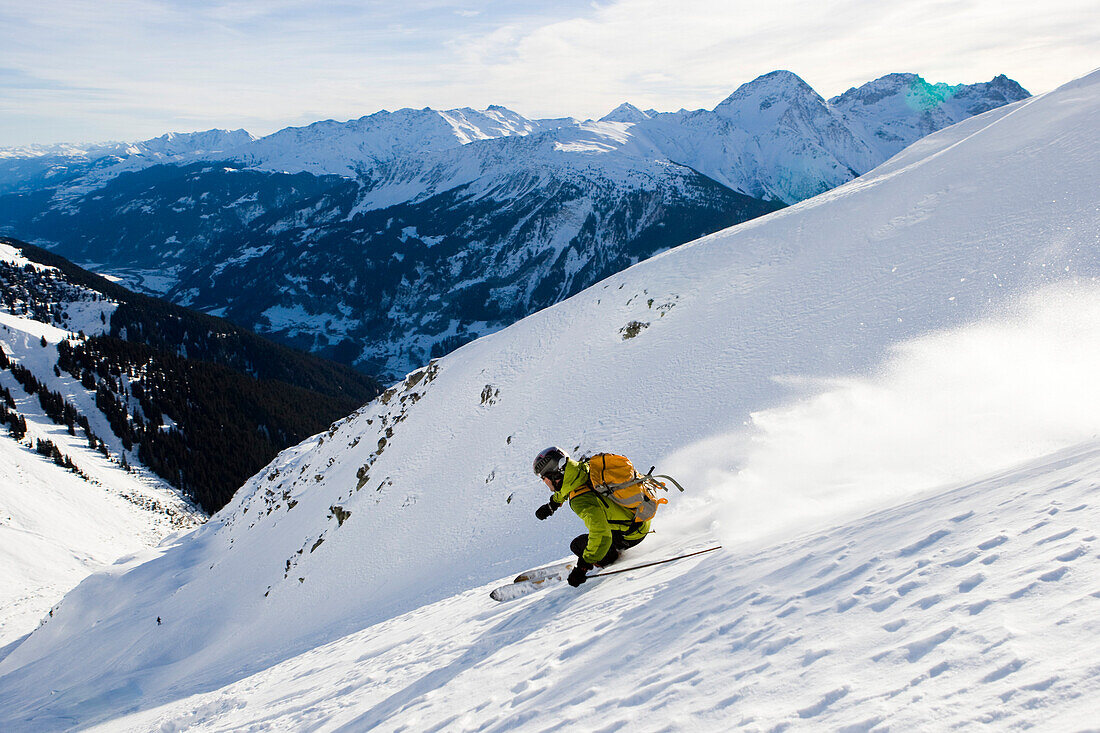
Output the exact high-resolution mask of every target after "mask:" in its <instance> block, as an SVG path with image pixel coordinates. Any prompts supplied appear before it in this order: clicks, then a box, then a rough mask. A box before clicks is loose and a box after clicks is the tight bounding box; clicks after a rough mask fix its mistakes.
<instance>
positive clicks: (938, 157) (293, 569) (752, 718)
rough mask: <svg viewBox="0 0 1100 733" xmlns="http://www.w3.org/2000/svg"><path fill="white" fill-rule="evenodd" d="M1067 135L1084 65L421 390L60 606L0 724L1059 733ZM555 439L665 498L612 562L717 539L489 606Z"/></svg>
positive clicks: (1076, 251) (604, 285) (435, 373)
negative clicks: (982, 726) (1036, 727)
mask: <svg viewBox="0 0 1100 733" xmlns="http://www.w3.org/2000/svg"><path fill="white" fill-rule="evenodd" d="M1098 112H1100V72H1097V73H1094V74H1092V75H1090V76H1088V77H1085V78H1083V79H1081V80H1078V81H1076V82H1074V83H1071V84H1068V85H1066V86H1064V87H1062V88H1060V89H1058V90H1056V91H1054V92H1051V93H1049V94H1046V95H1042V96H1040V97H1037V98H1034V99H1029V100H1026V101H1024V102H1019V103H1016V104H1013V105H1010V106H1007V107H1002V108H999V109H996V110H993V111H990V112H987V113H985V114H982V115H979V116H977V117H974V118H971V119H969V120H966V121H964V122H962V123H959V124H956V125H954V126H952V127H950V128H948V129H946V130H942V131H940V132H938V133H935V134H933V135H930V136H928V137H926V138H924V139H922V140H920V141H918V142H917V143H915V144H913V145H911V146H910V147H909V148H907V149H906V150H905V151H903V152H902V153H901V154H900V155H898V156H896V157H894V158H893V159H892V160H891V161H889V162H888V163H887V164H885V165H882V166H880V167H878V168H877V169H875V170H874V171H873V172H871V173H869V174H866V175H864V176H863V177H861V178H860V179H859V180H857V181H854V182H851V183H849V184H847V185H844V186H841V187H839V188H837V189H835V190H833V191H830V192H828V193H826V194H823V195H820V196H817V197H815V198H813V199H810V200H807V201H804V202H802V203H800V204H798V205H795V206H792V207H789V208H787V209H785V210H783V211H780V212H776V213H773V214H770V215H768V216H765V217H761V218H758V219H756V220H754V221H752V222H748V223H745V224H741V225H739V226H735V227H733V228H730V229H728V230H725V231H723V232H720V233H718V234H714V235H711V236H708V237H705V238H703V239H700V240H697V241H695V242H692V243H691V244H688V245H685V246H682V247H678V248H676V249H673V250H671V251H668V252H666V253H663V254H661V255H659V256H657V257H653V258H651V259H649V260H647V261H645V262H643V263H640V264H638V265H636V266H634V267H631V268H629V269H627V270H626V271H624V272H622V273H619V274H617V275H614V276H613V277H611V278H608V279H606V280H604V281H603V282H600V283H598V284H597V285H595V286H594V287H591V288H588V289H587V290H585V291H583V292H581V293H580V294H578V295H576V296H574V297H572V298H569V299H567V300H565V301H564V302H561V303H559V304H557V305H555V306H553V307H550V308H547V309H545V310H543V311H540V312H539V313H536V314H534V315H532V316H530V317H528V318H526V319H524V320H522V321H520V322H518V323H517V324H515V325H513V326H511V327H509V328H506V329H504V330H502V331H500V332H497V333H494V334H492V335H490V336H487V337H485V338H482V339H479V340H477V341H475V342H472V343H470V344H467V345H466V346H464V347H462V348H459V349H458V350H456V351H454V352H453V353H451V354H449V355H448V356H446V357H444V358H442V359H440V360H437V361H435V362H433V363H432V364H431V365H430V366H428V367H425V368H423V369H420V370H417V371H416V372H414V373H412V374H410V375H409V376H408V377H407V378H406V379H405V380H403V381H402V382H401V383H400V384H397V385H395V386H394V387H393V388H392V389H390V390H388V391H387V392H385V393H384V394H383V395H382V396H381V397H380V398H379V399H378V400H377V401H375V402H373V403H371V404H370V405H368V406H367V407H365V408H363V409H362V410H359V411H358V412H356V413H355V414H353V415H351V416H349V417H348V418H347V419H345V420H343V421H340V422H338V423H336V424H334V425H333V426H332V427H331V428H330V429H329V430H328V431H327V432H325V433H322V434H320V435H318V436H315V437H314V438H312V439H310V440H308V441H306V442H304V443H302V444H301V445H299V446H297V447H295V448H293V449H290V450H288V451H286V452H284V453H283V454H282V455H280V456H279V458H278V459H277V460H275V461H274V462H272V464H271V465H269V466H268V467H267V468H266V469H265V470H263V471H262V472H260V473H259V474H257V475H256V476H255V477H253V478H252V479H251V480H250V481H249V482H248V483H247V484H246V486H245V487H244V488H243V489H242V490H241V491H240V492H238V494H237V496H236V497H235V499H234V501H233V503H232V504H231V505H229V506H227V507H226V508H225V509H224V510H223V511H222V512H220V513H219V514H218V515H216V516H215V517H213V518H212V519H211V521H210V522H208V523H207V524H206V525H204V526H203V527H202V528H201V529H199V530H197V531H195V532H193V533H191V534H190V535H188V536H187V537H185V538H182V539H180V540H179V541H178V542H176V543H175V544H173V545H171V546H165V547H162V548H161V549H160V552H159V554H158V556H157V557H155V558H152V559H150V560H148V561H145V562H138V561H135V562H133V563H131V564H128V565H122V566H117V567H116V568H114V569H113V570H112V572H111V573H110V574H104V575H99V576H96V577H93V578H91V579H89V580H88V581H86V582H84V583H83V584H81V586H80V587H78V588H77V589H76V590H75V591H74V592H73V593H71V594H69V595H68V596H67V597H66V599H65V600H64V602H63V603H62V604H61V605H60V607H59V608H58V609H57V610H56V611H55V613H54V616H53V618H51V619H50V620H49V621H48V622H47V623H46V624H45V625H44V626H43V627H41V628H40V629H39V630H37V631H36V632H35V633H34V634H32V635H31V637H30V638H28V639H27V640H26V641H25V642H23V643H22V644H21V645H20V646H19V647H17V648H16V649H14V650H13V651H11V652H10V654H8V655H7V657H6V658H5V659H3V660H2V661H0V711H3V712H2V713H0V716H2V717H0V725H3V726H4V727H6V728H10V729H13V730H23V729H28V730H30V729H33V730H50V729H64V728H69V727H74V726H76V727H86V726H89V725H93V724H103V726H104V728H105V729H114V730H118V729H138V730H142V729H148V728H154V729H162V730H174V729H181V728H185V727H188V726H191V725H195V726H196V727H198V728H199V729H211V730H217V729H224V728H234V727H236V728H241V727H248V726H252V725H271V726H276V727H290V728H296V727H315V728H318V729H326V730H330V729H341V728H343V729H346V730H368V729H379V730H403V729H404V730H407V729H430V728H435V729H445V728H448V727H452V728H481V729H488V730H505V729H507V730H517V729H544V728H546V727H548V726H550V725H562V726H566V727H568V726H591V724H592V723H593V722H596V723H598V724H600V725H604V726H605V727H612V728H613V727H615V726H618V725H622V726H626V725H630V726H631V727H638V728H641V729H643V730H651V729H652V730H659V729H666V728H668V727H670V726H676V727H682V726H683V725H685V724H686V722H687V721H690V724H691V725H692V726H693V727H701V728H704V729H711V730H726V729H729V728H731V727H735V726H738V725H740V726H742V727H747V728H750V729H770V728H774V727H776V726H793V727H802V728H804V729H822V728H826V729H834V728H841V727H844V726H854V727H855V728H856V729H866V730H870V729H873V728H875V727H876V726H880V727H881V726H882V725H885V726H890V727H893V726H894V725H896V726H898V727H903V728H920V727H922V726H928V725H931V726H934V727H935V726H939V725H940V724H942V725H944V726H946V725H952V724H966V723H974V722H981V721H985V722H997V721H1005V725H1009V724H1021V725H1022V724H1036V723H1051V721H1053V723H1051V725H1053V726H1054V727H1056V728H1060V727H1071V728H1072V727H1074V726H1078V727H1079V726H1081V725H1085V724H1089V717H1088V715H1089V711H1090V710H1091V709H1092V705H1091V700H1092V694H1093V693H1094V692H1095V691H1096V685H1097V682H1096V676H1095V673H1094V670H1095V667H1096V665H1097V664H1098V663H1100V658H1098V650H1097V648H1096V644H1095V643H1094V642H1093V641H1091V640H1092V639H1095V638H1096V631H1097V628H1096V622H1095V619H1096V618H1097V613H1096V610H1097V603H1100V600H1098V598H1097V594H1096V588H1095V582H1094V580H1095V578H1096V573H1097V558H1096V553H1095V549H1094V544H1095V542H1096V536H1095V534H1094V528H1093V527H1092V525H1094V524H1095V519H1096V509H1095V507H1094V504H1095V503H1096V502H1095V501H1094V500H1095V494H1096V481H1095V476H1094V474H1095V470H1096V463H1097V459H1096V452H1097V450H1098V444H1097V443H1096V441H1097V439H1098V437H1097V436H1098V434H1100V422H1098V419H1097V415H1100V390H1098V389H1097V387H1096V380H1095V376H1094V375H1095V373H1096V371H1097V369H1100V353H1098V351H1100V349H1098V348H1097V344H1098V343H1100V340H1098V339H1097V338H1096V334H1097V333H1098V332H1100V313H1098V312H1097V310H1098V309H1097V308H1096V303H1097V298H1098V294H1097V290H1096V279H1097V278H1098V277H1100V249H1098V248H1097V246H1096V231H1097V230H1098V227H1100V218H1098V216H1100V214H1098V212H1100V206H1098V203H1100V202H1098V199H1097V188H1096V186H1095V171H1096V170H1097V169H1098V163H1100V159H1098V157H1100V153H1098V152H1097V151H1098V150H1100V146H1098V145H1097V143H1098V142H1100V141H1098V140H1097V132H1098V130H1097V127H1096V125H1095V124H1094V120H1095V119H1096V116H1097V114H1098ZM555 442H556V443H560V444H563V445H565V446H566V447H567V448H569V449H571V450H574V451H578V452H583V451H594V450H599V449H612V450H617V451H621V452H624V453H626V454H627V455H630V456H631V457H632V458H634V460H635V462H636V463H637V464H639V465H642V466H648V465H650V464H657V465H658V466H659V467H660V468H662V469H664V470H666V471H669V472H671V473H672V474H673V475H675V476H677V477H678V478H680V479H681V481H682V482H684V483H685V484H686V485H687V486H688V487H689V489H688V490H689V493H688V494H686V495H685V496H684V497H682V498H674V502H676V503H674V504H673V505H672V506H671V507H670V508H668V509H667V510H663V511H664V513H663V514H662V515H659V516H658V520H657V524H656V529H657V534H656V535H654V536H653V537H652V538H651V539H649V540H647V541H646V543H645V544H643V545H642V546H640V547H639V548H636V549H635V550H632V551H631V552H629V553H627V556H626V558H624V564H625V562H626V561H627V560H629V561H630V562H631V563H634V562H642V561H645V560H649V559H657V558H660V557H664V556H668V555H669V554H672V553H674V552H676V551H677V550H678V549H681V548H685V547H691V546H699V545H701V544H704V543H708V542H713V541H714V540H715V539H720V540H721V541H722V542H723V543H724V544H725V545H726V551H725V552H724V553H716V554H712V555H709V556H705V557H706V559H701V560H697V561H687V562H685V563H682V564H672V565H666V566H662V569H660V570H654V571H649V572H646V571H639V572H637V573H627V574H625V575H624V576H616V578H617V579H607V580H606V581H603V582H597V581H591V585H588V586H585V587H584V588H582V589H580V590H579V591H572V590H570V589H566V588H562V589H558V590H554V591H549V592H547V593H545V594H542V595H536V596H532V597H530V598H529V599H527V600H526V601H521V602H519V603H516V604H512V605H504V606H495V605H492V602H491V601H489V600H488V599H487V598H486V597H485V594H486V593H487V592H488V590H489V589H490V588H491V587H493V585H495V584H497V583H500V582H502V581H503V580H505V579H509V578H511V576H512V575H514V574H515V572H516V571H518V570H520V569H524V568H526V567H531V566H535V565H537V564H541V563H544V562H550V561H553V560H556V559H557V558H558V557H560V555H561V554H563V553H564V548H565V546H566V544H567V542H568V539H569V538H570V537H571V536H572V535H573V534H574V533H575V532H577V531H578V530H579V523H578V522H576V521H572V522H571V521H570V517H569V516H568V512H564V513H562V514H559V515H555V517H553V518H552V520H551V521H547V522H537V521H535V519H534V517H533V516H532V510H533V509H534V507H535V506H536V505H538V504H539V503H541V502H542V501H544V496H543V492H542V491H540V490H539V488H538V483H537V482H536V481H534V480H533V477H532V476H531V475H530V460H531V457H532V456H533V455H534V453H535V452H537V451H538V450H539V449H541V448H543V447H545V446H546V445H547V444H550V443H555ZM1059 450H1062V451H1064V452H1062V453H1057V454H1056V452H1057V451H1059ZM936 487H940V488H939V489H938V490H936ZM945 489H946V490H945ZM876 512H877V513H876ZM158 618H160V619H162V620H163V624H162V625H158V624H157V621H156V619H158ZM1071 649H1072V650H1073V653H1072V654H1070V653H1068V652H1069V650H1071ZM73 658H79V659H82V660H85V664H83V665H79V666H77V665H72V664H71V663H70V661H69V660H71V659H73ZM623 668H626V669H629V670H631V673H630V674H629V675H624V674H621V673H620V672H621V670H622V669H623ZM126 716H128V717H126Z"/></svg>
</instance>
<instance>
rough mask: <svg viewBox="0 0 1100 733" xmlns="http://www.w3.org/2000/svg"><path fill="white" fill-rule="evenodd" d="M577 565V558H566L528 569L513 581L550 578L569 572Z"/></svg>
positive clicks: (520, 581)
mask: <svg viewBox="0 0 1100 733" xmlns="http://www.w3.org/2000/svg"><path fill="white" fill-rule="evenodd" d="M576 566H577V561H576V560H566V561H564V562H559V563H554V564H553V565H546V566H545V567H541V568H535V569H534V570H528V571H527V572H524V573H520V574H519V575H517V576H516V579H515V580H513V581H512V582H513V583H523V582H525V581H529V580H531V581H533V580H542V579H544V578H549V577H551V576H554V575H560V574H561V573H568V572H569V571H570V570H572V569H573V568H575V567H576Z"/></svg>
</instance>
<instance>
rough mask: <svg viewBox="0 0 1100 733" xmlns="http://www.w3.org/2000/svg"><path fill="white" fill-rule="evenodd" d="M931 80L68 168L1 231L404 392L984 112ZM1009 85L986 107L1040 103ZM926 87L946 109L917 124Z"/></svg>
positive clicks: (310, 130) (477, 120)
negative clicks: (565, 306)
mask: <svg viewBox="0 0 1100 733" xmlns="http://www.w3.org/2000/svg"><path fill="white" fill-rule="evenodd" d="M917 79H919V77H915V76H903V75H898V76H896V77H883V78H882V79H880V80H879V81H878V82H876V83H872V84H877V86H876V87H875V89H877V90H878V92H877V93H881V92H883V90H884V89H886V88H889V89H890V90H892V91H891V93H890V94H888V95H886V96H882V97H880V98H879V99H878V101H877V103H876V104H870V105H868V104H861V105H856V106H851V108H850V109H849V108H842V106H830V103H828V102H826V101H825V100H824V99H822V98H821V96H820V95H818V94H817V93H816V92H814V91H813V90H812V89H811V88H810V87H809V86H808V85H806V84H805V82H803V81H802V80H801V79H799V78H798V77H797V76H795V75H794V74H792V73H791V72H773V73H772V74H768V75H764V76H762V77H759V78H758V79H756V80H753V81H751V82H747V83H746V84H743V85H741V87H739V88H738V90H736V91H735V92H734V93H733V94H731V95H730V96H729V97H728V98H727V99H726V100H725V101H724V102H722V103H721V104H719V105H718V107H717V108H716V111H708V110H695V111H683V112H676V113H654V114H649V113H643V112H640V111H639V110H637V108H634V107H631V108H630V109H628V110H624V108H623V107H622V106H620V107H619V108H618V111H619V112H620V113H623V114H624V115H625V117H624V119H608V118H607V117H606V116H605V119H604V120H601V121H593V120H586V121H577V120H570V119H564V120H528V119H526V118H523V117H522V116H520V115H517V114H516V113H513V112H510V111H508V110H506V109H504V108H502V107H494V108H490V109H487V110H483V111H477V110H469V109H465V108H458V109H454V110H447V111H441V112H440V111H435V110H430V109H421V110H414V109H404V110H398V111H396V112H379V113H375V114H373V115H368V116H365V117H362V118H359V119H358V120H352V121H348V122H345V123H338V122H334V121H326V122H319V123H315V124H314V125H310V126H307V127H300V128H287V129H286V130H282V131H280V132H277V133H273V134H272V135H270V136H267V137H265V138H261V139H259V140H256V141H253V142H249V143H246V144H245V145H244V146H243V147H238V148H235V149H234V150H229V151H223V152H221V153H219V154H218V155H216V156H213V157H211V156H199V158H194V157H192V158H181V159H179V160H176V161H174V162H173V161H164V162H163V164H160V165H154V166H147V167H145V168H141V167H140V165H139V164H138V163H137V162H135V161H136V158H133V159H128V160H126V161H122V162H121V163H118V164H117V165H118V166H129V168H127V170H126V171H125V172H122V173H119V174H118V175H114V174H113V173H112V171H116V172H117V171H118V170H121V169H120V168H117V167H112V165H113V164H112V165H107V166H106V167H104V168H102V169H101V170H93V171H91V172H89V173H88V174H87V175H85V176H83V177H81V174H80V171H79V170H74V171H67V172H65V173H63V174H61V173H59V174H58V175H60V176H61V177H62V179H63V183H62V184H59V185H58V186H56V187H54V188H39V189H35V190H33V191H30V192H22V193H9V194H8V195H6V196H2V197H0V213H3V212H6V213H7V216H6V217H4V216H0V226H3V225H4V224H5V223H6V224H7V226H8V227H9V228H10V229H11V230H12V231H14V232H18V233H20V234H21V235H22V236H24V238H33V239H35V240H36V241H39V242H40V243H41V244H43V245H46V246H49V247H51V248H53V249H55V250H56V251H58V252H59V253H61V254H63V255H65V256H67V257H69V258H71V259H73V260H76V261H79V262H82V263H84V264H86V265H88V266H89V267H92V268H93V269H100V270H102V271H105V272H109V273H111V274H112V275H115V276H118V277H123V278H125V279H126V282H127V283H128V284H131V285H133V286H134V287H142V288H147V289H149V290H150V291H152V292H154V293H156V294H158V295H166V296H167V297H168V298H170V299H171V300H173V301H174V302H177V303H180V304H183V305H187V306H192V307H196V308H199V309H201V310H204V311H206V312H211V313H215V314H217V315H224V316H226V317H228V318H230V319H231V320H233V321H234V322H236V323H239V324H241V325H243V326H245V327H247V328H249V329H251V330H254V331H257V332H260V333H263V334H265V335H268V336H270V337H272V338H277V339H279V340H281V341H283V342H284V343H288V344H291V345H293V346H295V347H298V348H305V349H308V350H313V351H315V352H317V353H319V354H321V355H323V356H327V357H330V358H335V359H338V360H340V361H342V362H344V363H348V364H353V365H356V366H357V367H358V368H360V369H362V370H369V371H371V372H373V373H386V374H389V375H391V376H394V375H400V374H404V373H406V372H407V371H409V370H411V369H413V368H415V367H416V366H418V365H422V364H424V363H426V362H427V361H428V360H429V359H431V358H433V357H435V356H439V355H441V354H443V353H446V352H448V351H450V350H451V349H453V348H455V347H456V346H458V345H460V344H462V343H465V342H466V341H469V340H471V339H473V338H476V337H477V336H481V335H485V334H487V333H491V332H493V331H495V330H498V329H499V328H502V327H504V326H506V325H508V324H509V323H511V322H513V321H515V320H516V319H517V318H519V317H523V316H525V315H528V314H529V313H532V312H534V311H535V310H538V309H539V308H544V307H546V306H548V305H550V304H552V303H554V302H556V301H558V300H560V299H561V298H563V297H566V296H568V295H571V294H574V293H576V292H579V291H580V290H581V289H583V288H584V287H587V286H589V285H592V284H593V283H595V282H597V281H599V280H600V279H602V278H604V277H607V276H608V275H610V274H612V273H614V272H616V271H619V270H621V269H622V268H624V267H627V266H629V265H631V264H633V263H635V262H638V261H640V260H642V259H645V258H647V257H651V256H653V255H654V254H657V253H659V252H662V251H664V250H666V249H668V248H670V247H674V246H677V245H679V244H682V243H683V242H685V241H689V240H690V239H693V238H695V237H698V236H701V235H704V234H707V233H710V232H713V231H716V230H718V229H721V228H723V227H725V226H729V225H732V224H735V223H738V222H741V221H745V220H748V219H750V218H753V217H755V216H759V215H761V214H765V213H768V212H770V211H773V210H775V209H777V208H779V207H781V206H783V205H786V204H789V203H793V202H795V201H799V200H803V199H805V198H808V197H810V196H814V195H817V194H820V193H822V192H824V191H827V190H829V189H831V188H833V187H835V186H837V185H840V184H842V183H845V182H847V181H850V180H852V179H853V178H855V177H856V176H857V175H859V174H861V173H863V172H866V171H867V170H869V169H870V168H871V167H873V165H875V164H877V163H881V162H882V161H884V160H885V159H886V158H887V157H889V156H890V155H893V154H894V153H896V152H897V151H898V150H901V149H902V148H903V147H904V146H905V145H908V144H911V143H912V142H913V141H915V140H917V139H919V137H920V136H921V135H923V134H927V133H928V132H931V131H932V130H935V129H940V128H942V127H944V126H946V125H948V124H951V123H953V122H956V121H958V119H961V118H962V117H964V116H966V115H967V114H968V111H967V110H969V109H972V108H974V107H973V104H974V103H975V101H974V99H971V97H968V96H967V95H968V94H971V93H970V92H967V90H969V89H971V88H972V87H965V86H959V87H951V88H950V89H952V90H954V91H953V92H952V94H953V95H954V96H952V97H951V98H950V99H948V96H949V95H948V92H946V91H943V89H941V87H942V86H943V85H938V86H930V85H926V84H924V83H923V81H922V82H921V83H920V84H917V82H916V81H915V80H917ZM998 79H999V77H998ZM994 82H996V83H994ZM994 82H991V83H990V84H992V85H993V87H995V90H994V91H995V93H994V94H993V97H992V98H991V101H989V102H988V105H987V106H995V104H999V103H1001V102H1004V101H1006V99H1007V98H1008V97H1011V96H1013V95H1015V96H1017V97H1021V98H1023V97H1026V94H1027V93H1026V91H1024V90H1023V89H1020V88H1018V85H1017V87H1016V88H1015V91H1013V90H1012V89H1011V88H1010V85H1007V82H1006V83H1001V82H998V81H997V80H996V79H995V80H994ZM913 84H917V86H918V87H919V88H920V89H924V88H925V87H929V88H932V89H933V91H936V94H937V95H939V97H942V98H943V99H942V100H941V101H942V102H943V104H942V105H941V106H940V107H937V108H935V109H933V110H931V111H929V110H928V109H924V108H921V109H919V110H911V109H909V108H908V107H906V105H905V101H904V100H905V99H907V98H908V97H906V95H907V94H909V91H910V87H911V86H912V85H913ZM972 86H973V87H979V86H981V85H972ZM988 87H989V85H986V86H985V87H981V89H984V90H988ZM944 89H946V87H944ZM937 90H938V91H937ZM1006 90H1007V91H1006ZM983 94H985V92H983V91H981V90H978V91H976V92H973V93H972V94H971V96H973V95H976V97H975V98H976V99H982V98H984V97H983ZM964 98H965V99H964ZM899 100H900V101H899ZM960 100H963V101H960ZM964 101H965V103H964ZM838 104H839V103H838ZM846 104H847V102H846ZM968 105H969V106H968ZM857 108H858V109H857ZM611 116H612V117H615V116H616V115H614V114H612V115H611ZM627 117H629V118H630V119H629V120H627V119H626V118H627ZM631 120H632V121H631ZM857 132H858V134H857ZM864 138H867V139H869V140H871V141H872V142H867V141H865V140H864ZM2 169H3V166H2V165H0V182H2V181H3V180H4V178H3V173H2ZM112 176H113V177H112ZM7 185H9V187H10V186H11V185H14V184H11V183H10V182H9V184H7ZM421 235H423V236H421ZM334 260H339V261H341V265H340V266H331V265H330V264H328V263H329V262H330V261H334Z"/></svg>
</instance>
